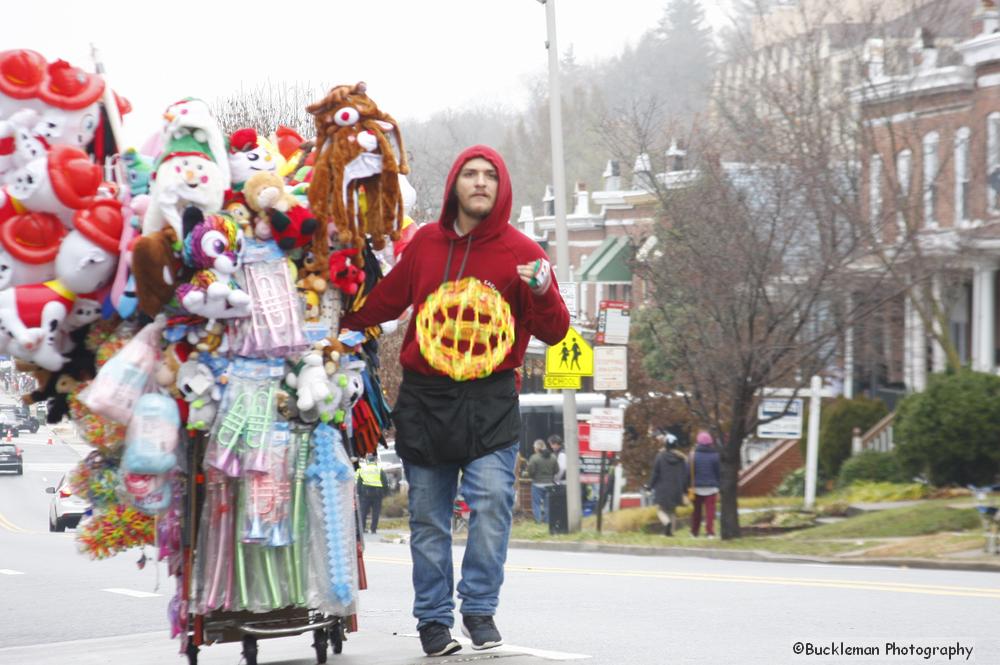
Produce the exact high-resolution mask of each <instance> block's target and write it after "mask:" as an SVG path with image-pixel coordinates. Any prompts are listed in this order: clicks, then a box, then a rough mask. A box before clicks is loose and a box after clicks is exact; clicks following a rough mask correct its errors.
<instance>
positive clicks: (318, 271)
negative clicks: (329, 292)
mask: <svg viewBox="0 0 1000 665" xmlns="http://www.w3.org/2000/svg"><path fill="white" fill-rule="evenodd" d="M324 267H325V266H323V264H321V263H320V262H319V261H317V260H316V255H315V254H313V253H312V252H310V251H306V252H305V253H304V254H303V255H302V267H301V268H299V271H298V272H299V275H301V277H300V278H299V280H298V281H297V282H295V286H296V288H299V289H301V290H303V291H312V292H313V293H315V294H317V295H319V294H321V293H323V292H324V291H326V287H327V283H326V280H325V279H323V278H322V277H321V276H320V275H322V274H323V273H324V272H325V271H324V270H323V268H324Z"/></svg>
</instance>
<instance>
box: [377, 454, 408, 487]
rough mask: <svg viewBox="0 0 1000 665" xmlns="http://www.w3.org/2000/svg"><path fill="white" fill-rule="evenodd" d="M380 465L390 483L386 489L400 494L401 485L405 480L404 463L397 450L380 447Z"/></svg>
mask: <svg viewBox="0 0 1000 665" xmlns="http://www.w3.org/2000/svg"><path fill="white" fill-rule="evenodd" d="M378 463H379V466H381V467H382V470H383V471H385V477H386V480H387V481H388V483H389V487H387V488H386V489H387V490H389V491H390V492H398V491H399V483H400V481H401V480H403V461H402V460H401V459H399V455H397V454H396V449H395V448H391V447H390V448H381V447H380V448H379V449H378Z"/></svg>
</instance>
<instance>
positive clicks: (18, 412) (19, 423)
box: [0, 404, 41, 436]
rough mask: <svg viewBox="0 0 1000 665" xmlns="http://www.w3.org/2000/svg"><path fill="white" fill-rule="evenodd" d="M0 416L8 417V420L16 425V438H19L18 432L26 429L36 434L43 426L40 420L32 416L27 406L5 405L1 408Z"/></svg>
mask: <svg viewBox="0 0 1000 665" xmlns="http://www.w3.org/2000/svg"><path fill="white" fill-rule="evenodd" d="M0 415H3V416H5V417H7V419H9V420H10V421H11V422H13V423H14V425H15V430H14V431H15V434H14V436H17V431H19V430H22V429H26V430H28V431H29V432H31V433H32V434H34V433H35V432H37V431H38V428H39V427H40V426H41V423H40V422H39V420H38V418H36V417H34V416H33V415H31V411H29V410H28V407H26V406H17V405H12V404H5V405H3V406H0Z"/></svg>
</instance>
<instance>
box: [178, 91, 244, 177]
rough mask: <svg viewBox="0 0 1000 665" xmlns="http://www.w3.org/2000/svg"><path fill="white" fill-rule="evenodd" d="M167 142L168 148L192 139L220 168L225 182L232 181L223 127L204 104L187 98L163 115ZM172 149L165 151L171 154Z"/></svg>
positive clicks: (199, 100) (192, 98)
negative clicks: (169, 151) (171, 144)
mask: <svg viewBox="0 0 1000 665" xmlns="http://www.w3.org/2000/svg"><path fill="white" fill-rule="evenodd" d="M163 119H164V121H165V123H164V126H163V140H164V143H166V144H167V145H168V146H169V144H170V143H171V142H173V141H178V140H181V139H183V138H184V137H186V136H190V137H191V138H193V139H194V140H195V141H196V142H197V143H199V144H201V145H202V146H203V148H202V152H204V153H205V154H206V155H209V156H210V157H211V158H212V160H213V161H215V163H216V164H217V165H218V167H219V172H220V173H221V174H222V179H223V180H224V181H225V182H226V183H227V186H228V183H229V182H231V181H232V174H231V173H230V172H229V160H228V159H227V158H226V138H225V135H224V134H223V133H222V129H220V128H219V123H218V122H217V121H216V120H215V117H214V116H213V115H212V110H211V108H209V106H208V104H206V103H205V102H204V101H203V100H201V99H197V98H195V97H187V98H185V99H182V100H180V101H179V102H175V103H173V104H171V105H170V106H169V107H167V110H166V111H165V112H164V114H163ZM168 150H169V147H168V148H165V149H164V152H167V151H168Z"/></svg>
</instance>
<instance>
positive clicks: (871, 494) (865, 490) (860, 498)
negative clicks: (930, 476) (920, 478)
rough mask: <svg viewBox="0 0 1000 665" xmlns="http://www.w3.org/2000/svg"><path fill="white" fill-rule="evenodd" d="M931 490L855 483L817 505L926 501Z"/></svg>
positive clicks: (921, 486) (907, 485) (918, 486)
mask: <svg viewBox="0 0 1000 665" xmlns="http://www.w3.org/2000/svg"><path fill="white" fill-rule="evenodd" d="M931 492H932V490H931V488H930V487H929V486H927V485H924V484H923V483H873V482H857V483H852V484H850V485H848V486H847V487H845V488H843V489H839V490H837V491H835V492H831V493H829V494H827V495H825V496H823V497H822V498H821V499H820V500H819V501H818V503H820V504H828V503H838V502H839V503H882V502H885V501H914V500H918V499H926V498H927V497H928V496H930V494H931Z"/></svg>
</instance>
